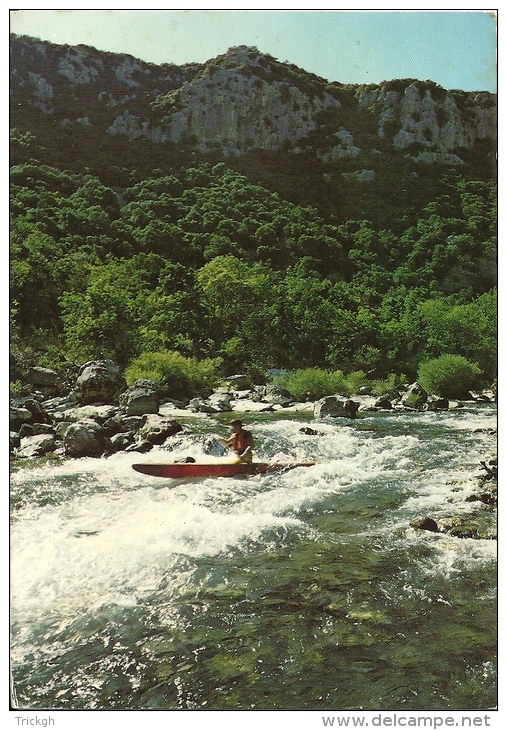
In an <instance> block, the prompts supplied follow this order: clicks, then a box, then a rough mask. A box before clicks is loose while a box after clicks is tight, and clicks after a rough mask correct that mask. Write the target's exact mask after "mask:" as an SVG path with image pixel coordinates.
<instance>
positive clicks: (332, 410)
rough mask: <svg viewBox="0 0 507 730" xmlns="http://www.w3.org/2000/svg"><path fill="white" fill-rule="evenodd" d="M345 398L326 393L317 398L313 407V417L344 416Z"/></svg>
mask: <svg viewBox="0 0 507 730" xmlns="http://www.w3.org/2000/svg"><path fill="white" fill-rule="evenodd" d="M345 403H346V400H344V399H343V398H339V397H338V396H336V395H327V396H325V398H321V399H320V400H318V401H317V402H316V403H315V405H314V407H313V416H314V418H326V417H330V418H340V417H345V416H346V413H345Z"/></svg>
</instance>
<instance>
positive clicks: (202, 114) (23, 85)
mask: <svg viewBox="0 0 507 730" xmlns="http://www.w3.org/2000/svg"><path fill="white" fill-rule="evenodd" d="M10 88H11V101H12V109H13V119H14V120H15V118H16V115H17V114H22V115H24V116H26V115H27V114H28V115H29V114H30V113H33V112H34V111H36V112H39V113H42V114H43V115H45V116H49V117H52V118H53V119H54V120H55V121H56V122H57V123H58V124H59V125H62V126H70V127H72V126H75V127H76V128H77V127H78V126H86V127H90V128H92V129H94V130H96V131H97V132H100V133H103V134H108V135H122V136H124V137H126V138H127V139H128V140H135V139H140V138H141V139H148V140H151V141H152V142H154V143H156V144H161V145H164V144H181V143H186V144H189V145H191V146H193V147H194V149H196V150H198V151H199V152H204V153H207V152H217V153H219V154H221V155H223V156H225V157H227V156H237V155H242V154H244V153H246V152H247V151H249V150H251V149H263V150H278V149H280V148H282V147H284V146H285V147H287V146H288V148H289V149H291V150H292V151H293V152H294V153H298V152H301V151H302V150H304V149H308V148H309V147H311V148H312V149H314V151H315V153H316V154H317V156H318V157H320V159H321V160H322V161H323V162H325V163H326V162H333V161H336V160H339V159H342V158H344V157H347V158H356V157H358V158H360V156H361V153H365V154H366V153H371V152H373V151H374V150H375V144H379V145H380V144H382V143H386V144H387V145H388V146H389V148H390V149H391V150H392V151H395V152H405V153H406V154H407V155H409V156H410V159H411V160H412V161H413V162H415V163H426V164H428V163H434V162H439V163H441V164H445V165H449V166H456V165H460V164H462V162H463V160H462V150H470V149H472V148H473V146H474V145H475V144H476V143H477V142H480V141H487V142H488V143H490V145H492V146H493V147H494V146H496V123H497V122H496V96H495V95H493V94H489V93H486V92H477V93H465V92H458V91H446V90H444V89H442V88H441V87H439V86H438V85H436V84H434V83H432V82H421V81H417V80H414V79H406V80H400V81H395V82H394V81H390V82H384V83H382V84H380V85H377V86H353V85H350V86H346V85H343V84H340V83H337V82H332V83H329V82H328V81H326V80H325V79H322V78H319V77H317V76H315V75H313V74H309V73H307V72H305V71H303V70H302V69H299V68H297V67H295V66H293V65H291V64H287V63H280V62H279V61H277V60H276V59H274V58H273V57H271V56H269V55H266V54H263V53H261V52H259V51H258V50H257V49H256V48H250V47H246V46H240V47H237V48H231V49H229V50H228V51H227V52H226V53H225V54H223V55H221V56H218V57H217V58H215V59H210V60H209V61H208V62H206V63H205V64H187V65H186V66H181V67H178V66H175V65H169V64H164V65H161V66H156V65H154V64H148V63H145V62H143V61H140V60H138V59H135V58H133V57H131V56H128V55H122V54H111V53H103V52H99V51H97V50H95V49H93V48H90V47H87V46H76V47H68V46H57V45H54V44H50V43H46V42H41V41H36V40H34V39H30V38H27V37H23V36H12V37H11V85H10ZM323 115H327V116H326V117H323ZM324 118H325V119H327V122H323V119H324ZM329 120H331V121H329ZM372 121H373V124H374V127H375V137H374V139H373V141H372V140H370V139H369V138H367V137H363V138H361V139H360V137H361V134H358V130H360V129H361V128H364V127H370V126H371V124H372ZM323 129H324V131H325V134H324V135H323V136H322V137H321V138H320V139H319V140H318V141H317V142H316V140H315V139H312V134H314V133H316V132H319V131H322V130H323ZM372 144H373V146H372ZM365 145H366V146H365ZM359 162H360V160H358V164H359Z"/></svg>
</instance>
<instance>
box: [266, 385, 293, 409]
mask: <svg viewBox="0 0 507 730" xmlns="http://www.w3.org/2000/svg"><path fill="white" fill-rule="evenodd" d="M264 400H265V401H266V403H271V404H272V405H277V406H282V407H283V408H287V407H288V406H290V405H292V403H294V400H295V398H294V396H293V395H292V393H290V392H289V391H288V390H286V389H285V388H280V387H279V386H278V385H268V386H267V387H266V391H265V394H264Z"/></svg>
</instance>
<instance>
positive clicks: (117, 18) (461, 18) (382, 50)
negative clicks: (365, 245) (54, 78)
mask: <svg viewBox="0 0 507 730" xmlns="http://www.w3.org/2000/svg"><path fill="white" fill-rule="evenodd" d="M10 29H11V31H12V32H13V33H18V34H22V35H31V36H34V37H36V38H41V39H42V40H49V41H52V42H53V43H61V44H69V45H77V44H79V43H84V44H86V45H90V46H94V47H95V48H98V49H100V50H105V51H114V52H118V53H129V54H131V55H132V56H135V57H136V58H141V59H143V60H145V61H149V62H152V63H156V64H160V63H176V64H183V63H189V62H193V61H195V62H203V61H206V60H208V59H209V58H213V57H214V56H217V55H219V54H222V53H225V51H226V50H227V48H229V47H231V46H236V45H249V46H257V48H258V49H259V50H260V51H262V52H264V53H269V54H271V55H272V56H274V57H275V58H278V59H279V60H280V61H288V62H290V63H294V64H296V65H297V66H300V67H302V68H304V69H305V70H307V71H311V72H313V73H315V74H318V75H319V76H323V77H324V78H326V79H328V80H329V81H339V82H341V83H353V84H359V83H379V82H380V81H384V80H390V79H395V78H417V79H421V80H423V81H425V80H428V79H429V80H431V81H435V82H436V83H438V84H440V85H441V86H443V87H444V88H446V89H463V90H465V91H479V90H485V91H493V92H496V90H497V89H496V81H497V69H496V19H495V17H494V15H493V14H492V13H491V12H487V11H485V10H444V11H426V10H421V11H418V10H404V11H398V10H392V11H391V10H381V11H378V12H375V11H370V10H367V11H348V10H347V11H345V10H319V11H313V10H244V11H240V10H189V9H187V10H158V9H153V10H114V9H112V10H86V9H73V10H36V9H26V10H16V11H11V14H10Z"/></svg>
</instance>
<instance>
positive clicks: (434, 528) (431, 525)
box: [410, 517, 440, 532]
mask: <svg viewBox="0 0 507 730" xmlns="http://www.w3.org/2000/svg"><path fill="white" fill-rule="evenodd" d="M410 527H413V528H414V529H415V530H428V531H429V532H440V529H439V527H438V525H437V523H436V522H435V520H434V519H433V518H432V517H418V518H416V519H414V520H412V521H411V522H410Z"/></svg>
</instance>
